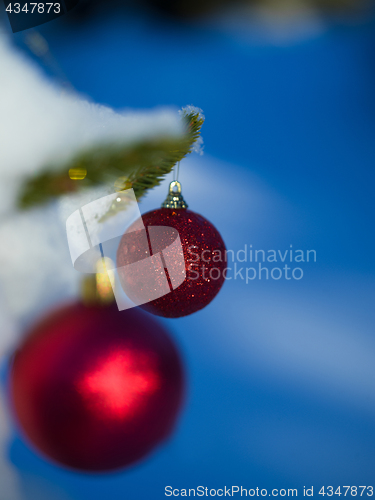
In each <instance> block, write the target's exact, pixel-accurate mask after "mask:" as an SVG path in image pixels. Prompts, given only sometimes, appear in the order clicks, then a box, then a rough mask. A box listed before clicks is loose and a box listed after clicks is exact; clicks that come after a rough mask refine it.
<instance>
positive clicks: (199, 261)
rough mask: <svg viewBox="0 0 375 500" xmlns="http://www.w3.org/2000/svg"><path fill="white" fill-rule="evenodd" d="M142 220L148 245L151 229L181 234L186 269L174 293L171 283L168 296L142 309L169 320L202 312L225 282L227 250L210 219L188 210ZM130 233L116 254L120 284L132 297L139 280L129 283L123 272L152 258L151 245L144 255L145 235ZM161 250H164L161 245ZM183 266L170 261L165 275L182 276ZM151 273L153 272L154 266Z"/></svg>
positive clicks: (154, 213)
mask: <svg viewBox="0 0 375 500" xmlns="http://www.w3.org/2000/svg"><path fill="white" fill-rule="evenodd" d="M142 220H143V224H144V226H145V228H146V232H147V239H148V240H149V243H150V233H151V231H150V230H149V228H150V227H151V226H167V227H171V228H174V229H176V230H177V231H178V233H179V236H180V240H181V244H182V249H183V257H184V261H185V263H183V262H182V265H184V266H185V272H186V278H185V280H184V281H183V283H182V284H181V285H180V286H178V288H175V289H173V287H172V284H171V282H170V280H169V290H168V292H169V293H167V294H166V295H164V296H162V297H160V298H157V299H155V300H150V301H149V302H148V303H147V304H144V305H142V306H141V307H142V308H143V309H145V310H146V311H148V312H151V313H153V314H156V315H158V316H164V317H167V318H179V317H181V316H187V315H188V314H192V313H195V312H196V311H199V310H200V309H203V308H204V307H205V306H206V305H207V304H209V303H210V302H211V301H212V299H213V298H214V297H215V296H216V295H217V293H218V292H219V290H220V288H221V287H222V285H223V283H224V280H225V269H226V249H225V244H224V242H223V239H222V238H221V236H220V234H219V232H218V231H217V229H216V228H215V227H214V226H213V225H212V224H211V223H210V222H209V221H208V220H207V219H205V218H204V217H202V216H201V215H199V214H196V213H195V212H192V211H191V210H187V209H172V208H161V209H158V210H153V211H152V212H148V213H146V214H145V215H142ZM135 224H137V223H135ZM138 227H139V226H138ZM131 229H132V228H130V229H129V230H128V231H127V232H126V233H125V235H124V236H123V238H122V240H121V242H120V245H119V247H118V250H117V268H118V273H119V277H120V282H121V285H122V287H123V289H124V291H125V293H128V295H129V296H130V297H131V293H132V292H134V291H135V287H136V286H138V282H139V280H138V281H137V279H134V280H132V279H129V275H126V276H125V275H124V271H123V270H125V269H126V267H123V270H122V269H121V267H122V266H128V265H129V264H131V263H133V262H135V261H137V260H138V261H140V260H142V259H145V258H147V257H149V256H150V255H152V245H151V246H149V245H147V250H146V251H145V243H144V242H145V234H144V233H145V231H144V230H138V231H134V232H131ZM147 239H146V244H147ZM167 239H168V238H166V240H167ZM151 242H152V240H151ZM166 244H167V243H166ZM166 244H165V245H164V246H166ZM159 246H161V245H160V242H159ZM159 250H160V249H159ZM180 266H181V262H179V261H178V260H177V259H176V260H175V262H171V261H169V263H168V266H167V267H166V268H165V272H166V275H167V276H171V275H173V276H175V275H176V274H177V275H178V273H180V272H181V271H180ZM148 271H149V272H150V273H152V272H153V269H152V266H151V265H150V269H149V270H148ZM131 278H132V277H131ZM135 278H136V277H135ZM129 292H131V293H129Z"/></svg>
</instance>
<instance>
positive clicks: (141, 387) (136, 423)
mask: <svg viewBox="0 0 375 500" xmlns="http://www.w3.org/2000/svg"><path fill="white" fill-rule="evenodd" d="M183 388H184V382H183V370H182V365H181V361H180V357H179V354H178V352H177V350H176V347H175V346H174V344H173V343H172V341H171V339H170V337H169V336H168V335H167V333H166V331H165V330H164V329H163V328H162V327H161V326H160V325H159V324H158V323H157V322H156V321H155V320H153V319H152V317H149V316H148V315H146V314H145V313H143V312H142V311H139V310H137V309H130V310H127V311H125V312H121V313H120V312H119V311H118V310H117V308H116V306H115V305H110V306H106V307H103V306H98V305H96V306H90V307H88V306H85V305H83V304H79V303H77V304H73V305H69V306H66V307H64V308H61V309H59V310H57V311H55V312H53V313H52V314H50V315H49V316H48V317H46V318H45V319H44V320H43V321H41V322H40V323H39V324H38V325H36V326H35V328H34V329H33V330H32V331H31V332H30V334H29V335H28V337H27V338H26V340H25V341H24V342H23V344H22V345H21V347H20V348H19V349H18V350H17V352H16V354H15V356H14V360H13V365H12V370H11V396H12V400H13V405H14V409H15V413H16V416H17V418H18V420H19V423H20V424H21V427H22V428H23V431H24V432H25V433H26V435H27V437H28V438H29V439H30V441H31V442H32V443H33V444H34V445H35V446H36V447H37V448H38V449H39V450H40V451H41V452H43V453H44V454H45V455H47V456H48V457H49V458H51V459H53V460H55V461H57V462H59V463H61V464H64V465H66V466H68V467H72V468H76V469H82V470H85V471H107V470H112V469H116V468H120V467H125V466H127V465H130V464H133V463H134V462H136V461H137V460H139V459H141V458H142V457H144V456H145V455H146V454H147V453H149V452H150V451H151V450H152V449H153V448H154V447H155V446H156V445H157V444H159V443H160V442H162V441H163V440H164V439H165V438H166V437H167V436H168V435H169V434H170V433H171V431H172V429H173V427H174V424H175V422H176V417H177V414H178V411H179V409H180V406H181V402H182V396H183Z"/></svg>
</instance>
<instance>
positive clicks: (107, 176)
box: [18, 112, 204, 216]
mask: <svg viewBox="0 0 375 500" xmlns="http://www.w3.org/2000/svg"><path fill="white" fill-rule="evenodd" d="M183 119H184V120H185V122H186V133H185V134H184V135H183V136H182V137H178V138H165V139H160V140H150V141H143V142H139V143H138V144H133V145H130V146H129V145H127V146H126V147H123V146H119V145H118V144H114V145H110V144H108V143H106V144H104V145H100V146H97V147H94V148H91V149H89V150H86V151H83V152H80V153H79V154H78V155H77V156H76V157H75V158H73V160H72V161H71V162H69V164H66V165H64V166H63V167H61V169H60V170H59V171H57V172H56V170H55V169H53V170H52V169H50V168H48V165H47V167H46V169H45V171H44V172H43V173H41V174H38V175H37V176H35V177H33V178H31V179H28V181H27V182H26V184H25V185H24V187H23V189H22V191H21V195H20V197H19V200H18V205H19V207H20V208H21V209H28V208H31V207H34V206H37V205H42V204H45V203H47V202H49V201H51V200H53V199H54V198H56V197H58V196H62V195H64V194H67V193H69V192H77V191H79V190H81V189H84V188H90V187H94V186H97V185H99V184H102V183H108V182H112V183H113V184H115V182H116V181H118V179H119V178H121V179H124V181H123V182H124V185H123V188H122V189H128V188H129V187H132V188H133V189H134V192H135V195H136V198H137V199H138V200H139V199H141V198H142V197H143V196H144V195H145V194H146V193H147V191H148V190H149V189H152V188H154V187H155V186H158V185H159V184H160V183H161V181H162V180H163V179H164V178H165V176H166V175H167V174H169V173H170V172H171V170H172V169H173V167H174V166H175V165H176V163H178V162H179V161H181V160H182V159H183V158H184V157H185V156H186V155H188V154H189V153H190V152H191V151H192V148H193V146H194V144H195V142H196V141H197V139H198V138H199V136H200V132H201V127H202V125H203V122H204V119H203V118H202V117H201V116H200V115H199V114H198V113H196V112H194V113H189V114H187V113H186V112H185V113H184V114H183ZM72 169H74V170H76V171H87V175H86V177H85V178H84V179H82V180H72V179H71V178H70V177H69V170H72ZM120 189H121V188H120ZM114 192H115V188H114ZM121 206H122V205H121V204H119V206H118V208H116V209H112V210H110V211H109V212H108V214H107V216H111V215H114V214H115V213H116V211H118V210H119V209H121ZM122 208H123V206H122Z"/></svg>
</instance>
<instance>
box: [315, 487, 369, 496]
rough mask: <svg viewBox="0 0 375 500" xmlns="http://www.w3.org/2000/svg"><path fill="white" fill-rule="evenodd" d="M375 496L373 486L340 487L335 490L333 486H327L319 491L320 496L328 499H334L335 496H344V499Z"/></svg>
mask: <svg viewBox="0 0 375 500" xmlns="http://www.w3.org/2000/svg"><path fill="white" fill-rule="evenodd" d="M341 488H342V490H341ZM373 494H374V488H373V486H339V487H338V488H336V489H335V490H334V488H333V486H327V487H326V488H324V486H323V487H322V488H321V489H320V491H319V495H323V496H325V495H327V496H328V497H332V496H333V495H338V496H341V495H343V496H344V497H346V496H352V497H356V496H357V495H358V496H359V497H361V496H367V497H372V496H373Z"/></svg>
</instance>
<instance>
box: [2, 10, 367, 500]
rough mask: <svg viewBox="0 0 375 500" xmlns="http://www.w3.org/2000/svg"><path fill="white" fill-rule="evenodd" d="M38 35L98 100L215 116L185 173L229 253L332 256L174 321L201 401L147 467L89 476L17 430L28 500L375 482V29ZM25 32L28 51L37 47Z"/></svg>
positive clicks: (336, 26)
mask: <svg viewBox="0 0 375 500" xmlns="http://www.w3.org/2000/svg"><path fill="white" fill-rule="evenodd" d="M40 32H41V33H42V34H43V36H45V38H46V39H47V41H48V43H49V45H50V49H51V51H52V53H53V55H54V56H55V58H56V60H57V61H58V63H59V64H60V66H61V68H62V69H63V71H64V72H65V74H66V75H67V78H68V79H69V80H70V82H71V83H72V85H73V86H74V87H75V88H76V89H77V90H78V91H79V92H81V93H83V94H85V95H86V96H88V97H89V98H90V99H92V100H93V101H95V102H100V103H104V104H107V105H109V106H112V107H115V108H118V109H120V108H121V109H122V108H126V107H131V108H151V107H155V106H160V105H173V106H176V107H182V106H184V105H186V104H194V105H196V106H199V107H201V108H202V109H203V110H204V113H205V115H206V123H205V125H204V128H203V137H204V141H205V152H206V154H205V156H203V157H199V156H197V155H194V156H193V155H192V156H191V158H189V159H188V160H187V161H185V162H183V163H182V164H181V181H182V183H183V190H184V195H185V197H186V199H187V201H188V203H189V205H190V208H191V209H192V210H195V211H197V212H199V213H201V214H202V215H204V216H205V217H207V218H208V219H209V220H211V221H212V222H213V223H214V224H215V226H216V227H217V228H218V229H219V230H220V232H221V233H222V235H223V238H224V240H225V241H226V244H227V247H228V248H231V249H234V250H235V251H237V250H239V249H241V248H244V245H245V244H247V245H251V244H252V245H253V247H254V248H258V249H260V248H261V249H265V250H268V249H276V250H278V249H280V250H281V251H285V250H286V249H288V248H289V247H290V245H291V244H292V245H293V248H294V249H297V248H300V249H303V250H307V249H315V250H316V252H317V262H316V263H309V264H307V263H305V264H303V266H302V267H303V270H304V277H303V279H302V280H300V281H296V280H292V281H286V280H280V281H273V280H268V281H267V280H254V281H253V282H251V283H249V284H247V285H246V283H245V282H244V281H242V280H236V281H234V280H232V281H228V282H226V283H225V286H224V288H223V290H222V291H221V293H220V295H219V296H218V297H217V298H216V299H215V301H214V302H213V303H212V304H211V305H210V306H209V307H207V308H206V309H205V310H203V311H201V312H199V313H197V314H196V315H193V316H190V317H187V318H183V319H180V320H165V321H164V322H165V324H166V325H167V326H168V327H169V328H170V330H171V331H172V333H173V335H174V336H175V338H176V340H177V342H178V344H179V345H180V348H181V352H182V354H183V357H184V359H185V364H186V370H187V375H188V379H189V394H188V399H187V402H186V407H185V410H184V413H183V415H182V418H181V420H180V423H179V426H178V429H177V431H176V433H175V435H174V436H173V438H172V439H171V440H170V442H169V443H167V444H166V445H165V446H164V447H162V448H161V449H159V450H157V451H156V452H155V453H154V454H153V455H152V456H151V457H149V458H148V459H147V460H145V461H144V462H143V463H142V464H140V465H137V466H135V467H134V468H132V469H130V470H128V471H124V472H122V473H119V474H114V475H108V476H99V477H90V476H85V475H81V474H75V473H71V472H67V471H64V470H61V469H59V468H58V467H55V466H53V465H51V464H49V463H47V462H46V461H44V460H43V459H41V458H39V457H38V456H36V455H35V454H34V452H33V451H31V450H30V449H29V448H28V447H27V446H26V445H25V444H24V443H23V442H22V441H21V440H20V438H19V437H17V436H15V438H14V440H13V442H12V444H11V447H10V459H11V461H12V462H13V463H14V464H15V466H16V467H17V469H18V470H19V474H20V477H21V478H22V484H23V487H24V496H25V498H26V499H34V498H35V499H41V498H44V497H45V498H49V499H50V498H54V499H56V500H59V499H61V500H64V499H74V500H83V499H85V500H86V499H90V500H96V499H103V498H111V499H113V500H117V499H124V498H127V499H131V500H133V499H134V500H138V499H139V500H143V499H150V498H163V497H164V495H163V492H164V487H165V486H167V485H171V486H174V487H176V488H184V487H186V488H189V487H190V488H193V487H197V486H199V485H204V486H208V487H210V488H220V487H223V486H224V485H227V486H231V485H232V484H234V485H242V486H244V487H247V488H253V487H257V486H258V487H260V488H268V489H271V488H285V487H286V488H294V487H296V488H301V489H302V487H303V486H307V487H311V486H312V485H314V486H315V487H321V486H323V485H325V486H328V485H332V486H334V487H337V486H339V485H341V486H343V485H357V486H359V485H371V484H372V485H374V479H375V473H374V471H375V454H374V448H375V447H374V445H375V363H374V360H375V337H374V309H375V308H374V281H375V280H374V278H375V277H374V250H375V248H374V247H375V238H374V215H375V214H374V197H373V189H374V180H375V176H374V165H375V90H374V89H375V19H373V18H367V19H365V20H363V22H352V23H351V22H349V23H346V24H345V23H337V22H336V23H334V22H331V23H328V22H327V23H325V24H324V25H323V27H322V29H319V30H317V32H316V33H315V34H310V35H309V36H306V37H301V38H297V39H294V40H291V41H290V42H289V43H280V44H277V43H275V41H274V40H273V41H271V40H269V41H267V40H266V39H265V38H263V39H262V38H259V37H255V36H254V37H250V36H248V34H247V35H245V33H244V31H243V29H242V30H240V29H239V30H236V29H233V28H232V29H229V28H228V29H224V28H222V27H221V28H218V27H215V26H213V25H211V26H210V27H208V26H204V25H200V26H188V25H178V24H171V23H170V22H167V21H165V20H161V19H152V18H149V17H143V16H140V15H136V14H132V15H131V16H130V15H128V17H127V16H125V15H121V16H111V15H108V16H107V17H106V18H104V19H100V20H99V19H93V20H92V21H91V22H90V23H89V24H86V25H85V26H80V27H74V26H71V25H70V26H69V29H68V28H67V25H66V24H65V23H64V22H63V20H57V21H54V22H52V23H49V24H46V25H44V26H43V27H41V28H40ZM23 37H24V34H23V33H19V34H16V35H14V41H15V43H16V44H17V45H18V46H19V47H21V48H22V49H23V50H26V48H25V45H24V42H23V40H24V38H23ZM45 69H46V68H45ZM46 71H48V69H46ZM165 194H166V184H165V185H163V186H161V187H160V188H157V189H155V190H154V191H153V192H152V193H151V194H150V195H149V196H148V197H147V198H146V200H145V201H144V202H143V203H142V205H141V208H142V209H143V211H146V210H148V209H151V208H155V207H157V206H158V205H159V204H160V203H161V201H162V200H163V199H164V197H165ZM249 266H250V264H249ZM270 267H273V266H270Z"/></svg>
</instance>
